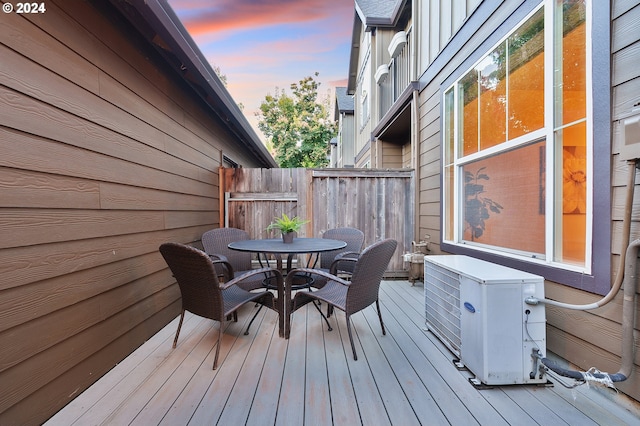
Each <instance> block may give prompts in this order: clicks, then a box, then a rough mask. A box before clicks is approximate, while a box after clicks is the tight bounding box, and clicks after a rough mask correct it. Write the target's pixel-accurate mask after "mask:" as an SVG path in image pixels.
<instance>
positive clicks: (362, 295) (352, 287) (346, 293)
mask: <svg viewBox="0 0 640 426" xmlns="http://www.w3.org/2000/svg"><path fill="white" fill-rule="evenodd" d="M396 246H397V242H396V241H395V240H392V239H387V240H383V241H379V242H377V243H374V244H372V245H370V246H369V247H367V248H366V249H365V250H364V251H363V252H362V253H361V254H360V256H359V257H358V259H357V260H353V261H354V262H355V265H354V270H353V276H352V277H351V281H347V280H345V279H342V278H340V277H337V276H335V275H333V274H331V273H327V272H324V271H317V270H313V269H308V268H302V269H298V270H294V271H298V272H301V273H315V274H317V275H321V276H323V277H325V278H326V279H327V283H326V285H325V286H324V287H322V288H321V289H319V290H317V291H300V292H297V293H296V295H295V297H294V299H293V300H292V302H291V306H290V309H289V315H288V316H290V313H291V312H294V311H295V310H297V309H299V308H300V307H302V306H304V305H306V304H307V303H309V302H313V301H316V300H320V301H324V302H326V303H327V304H329V306H331V307H332V308H333V307H335V308H338V309H340V310H342V311H344V313H345V317H346V320H347V332H348V333H349V341H350V342H351V349H352V350H353V359H354V360H357V359H358V356H357V355H356V347H355V345H354V343H353V336H352V334H351V319H350V317H351V315H352V314H354V313H356V312H359V311H361V310H362V309H364V308H366V307H367V306H369V305H371V304H372V303H374V302H375V304H376V308H377V310H378V318H379V319H380V327H381V328H382V334H386V332H385V329H384V323H383V322H382V313H381V312H380V303H379V302H378V290H379V288H380V281H382V276H383V274H384V272H385V270H386V269H387V266H388V265H389V261H390V260H391V256H393V253H394V252H395V250H396ZM289 275H292V274H289ZM289 275H288V276H287V277H289ZM287 284H288V283H285V289H287V288H288V285H287ZM289 297H290V295H287V299H286V300H290V299H289ZM314 306H316V308H317V309H318V311H319V312H320V308H318V307H317V305H316V304H315V303H314ZM330 312H331V311H330ZM320 314H321V315H322V312H320ZM323 316H324V315H323ZM285 321H286V323H285V336H287V337H288V336H289V331H290V319H289V318H287V319H286V320H285ZM325 321H326V322H327V326H328V327H329V331H331V325H330V324H329V321H328V320H327V319H326V318H325Z"/></svg>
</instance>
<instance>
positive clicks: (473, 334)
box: [424, 255, 547, 385]
mask: <svg viewBox="0 0 640 426" xmlns="http://www.w3.org/2000/svg"><path fill="white" fill-rule="evenodd" d="M424 295H425V307H426V323H427V327H428V329H429V330H430V331H431V332H432V333H433V334H434V335H436V336H437V337H438V339H440V340H441V341H442V342H443V343H444V344H445V345H446V346H447V347H448V348H449V349H450V350H451V351H452V352H453V353H454V354H455V355H456V356H457V357H458V358H459V360H460V364H462V365H464V367H466V368H467V369H468V370H469V371H471V372H472V373H473V374H474V375H475V379H472V380H471V381H472V382H473V383H474V384H476V385H481V384H484V385H508V384H529V383H530V384H541V383H547V379H546V377H545V375H544V373H543V372H541V371H540V369H539V368H538V367H539V365H540V364H539V362H538V358H537V357H533V356H532V354H533V353H534V352H539V354H540V356H542V357H544V356H546V317H545V308H544V304H538V305H533V306H530V305H527V304H526V303H525V299H526V298H527V297H529V296H535V297H536V298H538V299H542V298H544V279H543V278H542V277H540V276H538V275H533V274H529V273H527V272H522V271H518V270H516V269H512V268H507V267H504V266H501V265H496V264H494V263H490V262H485V261H483V260H479V259H475V258H472V257H468V256H457V255H451V256H425V258H424Z"/></svg>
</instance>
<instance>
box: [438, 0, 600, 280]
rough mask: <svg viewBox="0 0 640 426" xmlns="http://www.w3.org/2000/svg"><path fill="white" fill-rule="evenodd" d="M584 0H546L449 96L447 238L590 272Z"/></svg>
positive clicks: (445, 172)
mask: <svg viewBox="0 0 640 426" xmlns="http://www.w3.org/2000/svg"><path fill="white" fill-rule="evenodd" d="M587 12H588V10H587V4H586V0H564V1H563V0H546V1H544V2H542V3H541V4H540V5H539V6H538V7H537V8H536V9H535V10H534V11H533V12H532V13H530V14H529V15H528V16H527V17H526V18H525V19H524V20H523V21H522V22H520V23H519V24H517V25H516V26H515V28H514V29H513V31H511V32H510V33H509V34H508V35H507V36H506V37H504V38H503V39H502V40H501V41H500V42H499V43H498V44H497V45H495V46H494V47H493V48H492V49H490V50H489V51H488V52H487V53H486V54H485V55H483V56H482V57H481V59H480V60H479V61H477V62H476V63H475V65H474V66H473V67H472V68H471V69H469V70H467V71H466V72H464V73H463V74H462V75H461V76H459V77H458V78H457V80H455V81H454V82H453V84H452V85H450V86H448V87H447V88H446V89H445V91H444V95H443V132H442V135H443V144H442V145H443V157H442V158H443V191H444V193H443V209H444V210H443V224H444V229H443V231H444V232H443V240H444V242H445V243H448V244H453V245H457V246H465V247H467V248H469V249H472V250H478V251H483V252H487V253H493V254H498V255H501V256H508V257H512V258H515V259H520V260H527V261H529V262H535V263H539V264H544V265H550V266H554V267H558V268H563V269H566V270H570V271H575V272H579V273H584V274H590V273H591V270H590V268H591V229H592V227H591V223H592V210H593V209H592V195H591V194H592V192H591V188H592V185H593V183H592V173H590V168H591V167H592V160H593V158H592V137H591V134H590V113H589V111H590V104H589V103H590V96H589V94H588V93H587V87H589V85H588V84H587V82H588V81H589V78H590V75H589V74H590V73H589V67H588V66H587V63H588V62H589V61H590V53H589V49H588V46H587V37H586V34H587V32H586V26H587Z"/></svg>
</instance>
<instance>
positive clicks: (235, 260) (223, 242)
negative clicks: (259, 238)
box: [202, 228, 251, 272]
mask: <svg viewBox="0 0 640 426" xmlns="http://www.w3.org/2000/svg"><path fill="white" fill-rule="evenodd" d="M248 239H249V234H248V233H247V232H246V231H244V230H242V229H237V228H218V229H212V230H210V231H207V232H205V233H204V234H202V246H203V247H204V251H205V252H207V254H222V255H224V256H225V257H226V258H227V260H228V261H229V263H230V264H231V266H233V270H234V271H236V272H237V271H248V270H249V269H251V253H249V252H243V251H237V250H231V249H230V248H229V247H228V245H229V243H232V242H234V241H243V240H248Z"/></svg>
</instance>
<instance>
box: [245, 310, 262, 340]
mask: <svg viewBox="0 0 640 426" xmlns="http://www.w3.org/2000/svg"><path fill="white" fill-rule="evenodd" d="M258 305H259V307H258V310H257V311H256V313H255V314H253V317H252V318H251V321H249V325H248V326H247V329H246V330H245V332H244V335H245V336H247V335H249V328H250V327H251V324H253V320H255V319H256V317H257V316H258V314H259V313H260V309H262V307H263V306H264V305H262V304H260V303H258Z"/></svg>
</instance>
